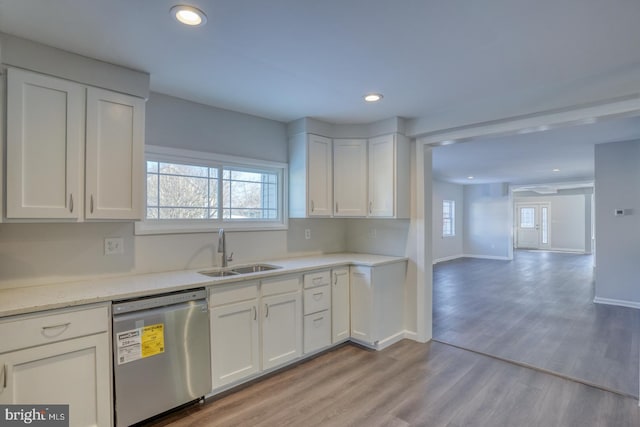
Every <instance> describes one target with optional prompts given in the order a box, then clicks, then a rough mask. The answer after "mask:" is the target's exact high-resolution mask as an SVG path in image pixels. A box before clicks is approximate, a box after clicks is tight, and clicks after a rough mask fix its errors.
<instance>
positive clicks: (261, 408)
mask: <svg viewBox="0 0 640 427" xmlns="http://www.w3.org/2000/svg"><path fill="white" fill-rule="evenodd" d="M148 425H150V426H171V427H185V426H198V427H200V426H204V427H206V426H269V427H271V426H305V427H306V426H340V427H342V426H367V427H371V426H430V427H438V426H443V427H444V426H446V427H462V426H474V427H483V426H487V427H500V426H508V427H528V426H531V427H534V426H535V427H558V426H561V427H570V426H576V427H578V426H579V427H599V426H602V427H623V426H629V427H638V426H639V425H640V408H638V402H637V400H634V399H631V398H627V397H622V396H620V395H617V394H614V393H610V392H607V391H603V390H599V389H596V388H593V387H590V386H586V385H583V384H579V383H576V382H573V381H569V380H565V379H563V378H559V377H557V376H554V375H549V374H546V373H542V372H539V371H536V370H533V369H529V368H524V367H520V366H517V365H514V364H511V363H507V362H503V361H500V360H496V359H494V358H490V357H487V356H483V355H480V354H476V353H473V352H470V351H466V350H462V349H458V348H455V347H452V346H449V345H446V344H441V343H438V342H431V343H427V344H419V343H416V342H413V341H409V340H404V341H401V342H400V343H397V344H395V345H394V346H392V347H390V348H388V349H386V350H383V351H380V352H374V351H370V350H364V349H362V348H360V347H356V346H354V345H345V346H342V347H339V348H337V349H335V350H332V351H330V352H328V353H325V354H323V355H321V356H319V357H317V358H315V359H313V360H310V361H307V362H304V363H302V364H300V365H298V366H295V367H293V368H291V369H288V370H286V371H283V372H280V373H278V374H276V375H274V376H271V377H268V378H266V379H264V380H261V381H259V382H257V383H254V384H252V385H251V386H249V387H247V388H244V389H242V390H239V391H237V392H235V393H232V394H229V395H227V396H225V397H222V398H219V399H215V400H212V401H209V402H207V403H205V404H204V405H196V406H194V407H190V408H187V409H183V410H181V411H179V412H177V413H174V414H171V415H169V416H167V417H165V418H163V419H160V420H156V421H155V422H153V423H149V424H148Z"/></svg>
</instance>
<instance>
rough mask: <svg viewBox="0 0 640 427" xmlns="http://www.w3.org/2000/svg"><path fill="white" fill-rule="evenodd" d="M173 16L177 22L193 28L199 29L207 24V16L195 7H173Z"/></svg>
mask: <svg viewBox="0 0 640 427" xmlns="http://www.w3.org/2000/svg"><path fill="white" fill-rule="evenodd" d="M171 16H173V17H174V18H175V20H176V21H178V22H180V23H182V24H185V25H189V26H191V27H199V26H201V25H204V24H206V23H207V15H205V14H204V12H203V11H201V10H200V9H198V8H195V7H193V6H185V5H178V6H173V7H172V8H171Z"/></svg>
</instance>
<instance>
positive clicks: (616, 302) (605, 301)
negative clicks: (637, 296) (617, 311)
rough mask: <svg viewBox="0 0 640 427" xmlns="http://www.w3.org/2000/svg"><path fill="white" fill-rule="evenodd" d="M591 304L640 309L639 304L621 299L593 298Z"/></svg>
mask: <svg viewBox="0 0 640 427" xmlns="http://www.w3.org/2000/svg"><path fill="white" fill-rule="evenodd" d="M593 302H595V303H596V304H607V305H617V306H620V307H629V308H640V302H635V301H627V300H622V299H611V298H600V297H595V298H594V299H593Z"/></svg>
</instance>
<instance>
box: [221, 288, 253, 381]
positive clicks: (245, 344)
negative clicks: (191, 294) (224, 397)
mask: <svg viewBox="0 0 640 427" xmlns="http://www.w3.org/2000/svg"><path fill="white" fill-rule="evenodd" d="M236 286H238V285H236ZM241 286H242V287H241V288H230V289H229V288H226V289H221V290H220V292H219V293H216V292H215V291H214V290H212V291H211V294H210V295H211V296H210V305H211V309H210V311H209V316H210V319H211V373H212V375H213V378H212V384H213V388H214V389H216V388H219V387H222V386H225V385H227V384H231V383H234V382H236V381H240V380H242V379H244V378H247V377H250V376H252V375H254V374H256V373H258V372H259V371H260V340H259V328H258V322H259V319H258V284H257V283H252V284H248V285H241ZM243 299H244V300H243ZM229 301H233V302H231V303H229Z"/></svg>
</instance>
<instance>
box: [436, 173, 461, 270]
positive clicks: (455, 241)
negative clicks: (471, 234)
mask: <svg viewBox="0 0 640 427" xmlns="http://www.w3.org/2000/svg"><path fill="white" fill-rule="evenodd" d="M443 200H453V201H454V202H455V206H456V209H455V236H451V237H443V236H442V201H443ZM463 212H464V189H463V186H462V185H459V184H452V183H449V182H441V181H433V221H432V230H431V232H432V235H433V262H434V263H436V262H440V261H446V260H449V259H454V258H460V257H462V256H463V255H464V252H463V240H464V238H463V236H464V220H463V217H464V213H463Z"/></svg>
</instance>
